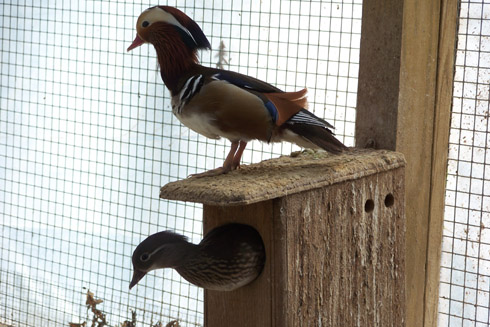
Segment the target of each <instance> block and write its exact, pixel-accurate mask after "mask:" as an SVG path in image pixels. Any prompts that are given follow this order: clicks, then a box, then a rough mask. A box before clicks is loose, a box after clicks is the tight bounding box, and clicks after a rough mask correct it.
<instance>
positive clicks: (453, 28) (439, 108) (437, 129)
mask: <svg viewBox="0 0 490 327" xmlns="http://www.w3.org/2000/svg"><path fill="white" fill-rule="evenodd" d="M458 17H459V0H443V1H442V3H441V20H440V25H439V51H438V56H437V81H436V83H437V84H436V103H435V112H434V136H433V143H432V144H433V146H432V158H433V159H432V169H431V172H432V175H431V189H430V194H431V198H430V211H429V235H428V245H427V277H426V281H425V285H426V287H425V299H424V303H425V312H424V326H437V315H438V305H439V278H440V270H441V245H442V226H443V219H444V217H443V214H444V198H445V191H446V180H447V178H446V175H447V156H448V147H449V129H450V120H451V107H452V100H453V80H454V63H455V59H456V58H455V55H456V40H457V30H458V25H459V20H458Z"/></svg>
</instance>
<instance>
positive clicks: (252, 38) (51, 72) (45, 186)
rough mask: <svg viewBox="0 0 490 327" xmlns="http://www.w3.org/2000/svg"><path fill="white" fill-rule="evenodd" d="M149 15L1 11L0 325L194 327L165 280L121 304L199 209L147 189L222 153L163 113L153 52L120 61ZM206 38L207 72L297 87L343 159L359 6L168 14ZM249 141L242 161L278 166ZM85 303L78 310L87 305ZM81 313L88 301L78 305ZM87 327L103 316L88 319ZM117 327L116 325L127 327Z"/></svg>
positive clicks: (132, 5) (50, 6) (196, 303)
mask: <svg viewBox="0 0 490 327" xmlns="http://www.w3.org/2000/svg"><path fill="white" fill-rule="evenodd" d="M152 5H155V3H149V2H144V3H136V2H133V1H75V0H71V1H70V0H65V1H50V0H41V1H10V2H9V1H3V2H2V3H1V4H0V20H1V26H2V30H1V36H0V42H1V46H0V53H1V69H0V78H1V81H0V87H1V91H0V92H1V93H0V96H1V98H0V109H1V110H0V213H1V217H2V218H1V220H0V228H1V234H0V241H1V244H2V246H1V250H0V251H1V257H0V258H1V260H0V308H1V309H0V323H2V324H7V325H12V326H67V325H68V324H69V323H74V324H77V323H82V322H84V321H89V320H91V319H92V318H93V317H92V316H94V317H95V316H96V315H95V313H94V311H91V310H87V308H86V300H87V298H86V294H87V292H88V291H90V292H93V294H94V297H95V299H102V300H103V301H104V302H102V303H97V310H101V312H103V313H104V315H105V316H104V319H106V321H107V323H108V324H110V325H116V324H119V323H123V322H124V321H129V320H131V319H133V318H132V310H134V312H135V315H136V317H135V321H137V322H138V324H139V325H140V326H142V325H145V326H149V325H151V326H153V325H157V322H158V321H161V322H163V324H164V325H165V324H166V323H167V322H169V321H171V320H174V319H177V320H178V321H179V323H180V325H181V326H194V325H195V326H199V325H202V324H203V292H202V290H201V289H199V288H197V287H194V286H192V285H189V284H188V283H187V282H186V281H185V280H183V279H181V278H180V276H179V275H178V274H177V273H176V272H174V271H173V270H169V269H168V270H160V271H157V272H155V273H151V274H149V275H148V276H146V277H145V279H144V280H143V281H142V282H141V283H140V284H139V285H138V286H136V287H135V288H134V289H133V290H132V291H131V292H129V290H128V285H129V281H130V279H131V274H132V271H131V269H132V267H131V254H132V251H133V249H134V247H135V246H136V245H137V244H138V243H139V242H140V241H141V240H142V239H144V238H145V237H146V236H147V235H149V234H151V233H154V232H156V231H160V230H165V229H170V230H175V231H176V232H178V233H181V234H185V235H186V236H188V237H189V238H190V239H191V240H192V241H193V242H198V241H199V240H200V238H201V233H202V224H201V217H202V212H201V206H200V205H193V204H189V203H179V202H173V201H164V200H159V199H158V193H159V188H160V186H162V185H164V184H166V183H167V182H169V181H173V180H178V179H182V178H185V177H186V176H188V175H189V174H192V173H195V172H201V171H203V170H206V169H210V168H215V167H218V166H219V165H221V163H222V162H223V160H224V157H225V154H226V152H227V150H228V146H229V145H228V143H227V142H226V141H214V140H208V139H206V138H204V137H202V136H199V135H197V134H195V133H193V132H192V131H189V130H188V129H187V128H186V127H183V126H182V125H181V124H180V123H179V122H178V121H177V119H176V118H175V117H174V116H173V115H172V112H171V108H170V99H169V93H168V91H167V90H166V89H165V87H164V85H163V83H162V81H161V80H160V76H159V71H158V67H157V62H156V56H155V52H154V49H153V48H152V47H151V46H143V47H140V48H139V49H138V50H136V51H132V52H131V53H126V48H127V47H128V46H129V44H130V43H131V41H132V40H133V38H134V35H135V29H134V26H135V23H136V19H137V17H138V15H139V14H140V13H141V12H142V11H143V10H144V9H146V8H147V7H149V6H152ZM168 5H173V6H176V7H178V8H180V9H181V10H183V11H184V12H186V13H187V14H188V15H189V16H190V17H192V18H193V19H194V20H195V21H196V22H197V23H198V24H199V25H200V26H201V27H202V29H203V31H204V33H205V34H206V35H207V36H208V38H209V40H210V42H211V45H212V48H213V49H214V50H213V51H210V52H203V53H200V57H201V61H202V63H203V64H204V65H207V66H221V67H222V68H225V69H230V70H234V71H239V72H241V73H245V74H248V75H251V76H254V77H258V78H260V79H263V80H266V81H268V82H269V83H272V84H275V85H277V86H278V87H279V88H282V89H285V90H288V91H293V90H297V89H301V88H303V87H305V86H306V87H308V89H309V102H310V108H309V109H310V110H312V111H313V112H314V113H315V114H316V115H318V116H320V117H324V118H326V119H327V120H328V121H330V122H331V123H333V124H334V125H335V126H336V128H337V129H336V134H337V135H338V136H339V138H340V139H341V140H343V141H344V143H345V144H347V145H353V143H354V140H353V135H354V123H355V122H354V117H355V104H356V91H357V70H358V57H359V41H360V29H361V1H360V0H351V1H310V2H303V1H261V2H255V1H212V2H209V1H206V2H205V1H171V2H170V3H168ZM295 149H296V148H295V147H294V146H291V145H289V144H282V145H281V144H275V145H269V144H262V143H256V142H253V143H252V144H250V146H249V147H248V149H247V150H246V151H245V154H244V157H243V161H242V162H243V163H244V164H247V163H250V162H258V161H260V160H263V159H268V158H271V157H275V156H278V155H280V154H289V153H290V152H291V151H292V150H295ZM95 299H92V300H91V301H92V302H93V303H96V301H95ZM89 302H90V301H89ZM96 318H98V319H101V317H100V316H99V317H96ZM128 326H129V325H128Z"/></svg>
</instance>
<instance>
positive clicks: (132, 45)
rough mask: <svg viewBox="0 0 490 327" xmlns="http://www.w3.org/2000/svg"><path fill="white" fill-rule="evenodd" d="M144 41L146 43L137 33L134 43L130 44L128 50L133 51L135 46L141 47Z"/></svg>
mask: <svg viewBox="0 0 490 327" xmlns="http://www.w3.org/2000/svg"><path fill="white" fill-rule="evenodd" d="M143 43H145V41H143V40H142V39H141V38H140V37H139V35H138V34H136V37H135V38H134V41H133V43H131V45H130V46H129V48H128V51H131V50H133V49H134V48H137V47H139V46H140V45H142V44H143Z"/></svg>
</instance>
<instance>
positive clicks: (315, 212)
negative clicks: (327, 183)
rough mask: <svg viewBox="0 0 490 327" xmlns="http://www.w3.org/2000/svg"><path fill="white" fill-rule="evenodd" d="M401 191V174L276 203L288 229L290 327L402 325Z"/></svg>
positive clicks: (393, 173)
mask: <svg viewBox="0 0 490 327" xmlns="http://www.w3.org/2000/svg"><path fill="white" fill-rule="evenodd" d="M388 194H392V195H393V196H394V199H395V200H394V203H393V205H392V206H391V207H387V206H386V205H385V198H386V196H387V195H388ZM403 194H404V184H403V171H402V169H398V170H396V171H393V172H388V173H380V174H377V175H372V176H369V177H366V178H362V179H359V180H355V181H351V182H346V183H341V184H337V185H335V186H331V187H329V188H323V189H317V190H314V191H310V192H302V193H298V194H295V195H293V196H291V197H285V198H281V199H278V200H277V201H281V205H280V206H281V208H282V211H281V212H282V213H281V214H282V215H285V219H284V220H285V221H286V224H287V227H286V230H287V235H286V237H287V264H286V265H285V266H286V267H287V269H288V270H287V289H288V293H287V311H286V316H287V319H286V320H287V323H288V324H287V326H405V281H404V271H405V263H404V251H405V244H404V240H405V234H404V228H405V219H404V212H403V202H404V201H403V199H404V195H403ZM368 200H372V201H373V204H374V207H373V208H372V211H371V212H366V210H365V205H366V201H368Z"/></svg>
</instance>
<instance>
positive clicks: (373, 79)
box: [356, 0, 403, 150]
mask: <svg viewBox="0 0 490 327" xmlns="http://www.w3.org/2000/svg"><path fill="white" fill-rule="evenodd" d="M402 20H403V1H401V0H393V1H386V0H364V1H363V3H362V26H361V30H362V33H361V49H360V57H359V82H358V83H359V84H358V90H357V111H356V145H357V146H358V147H361V148H365V147H369V148H378V149H389V150H394V149H395V146H396V126H397V123H398V120H397V118H398V96H399V89H400V83H399V80H400V54H401V41H402Z"/></svg>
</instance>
